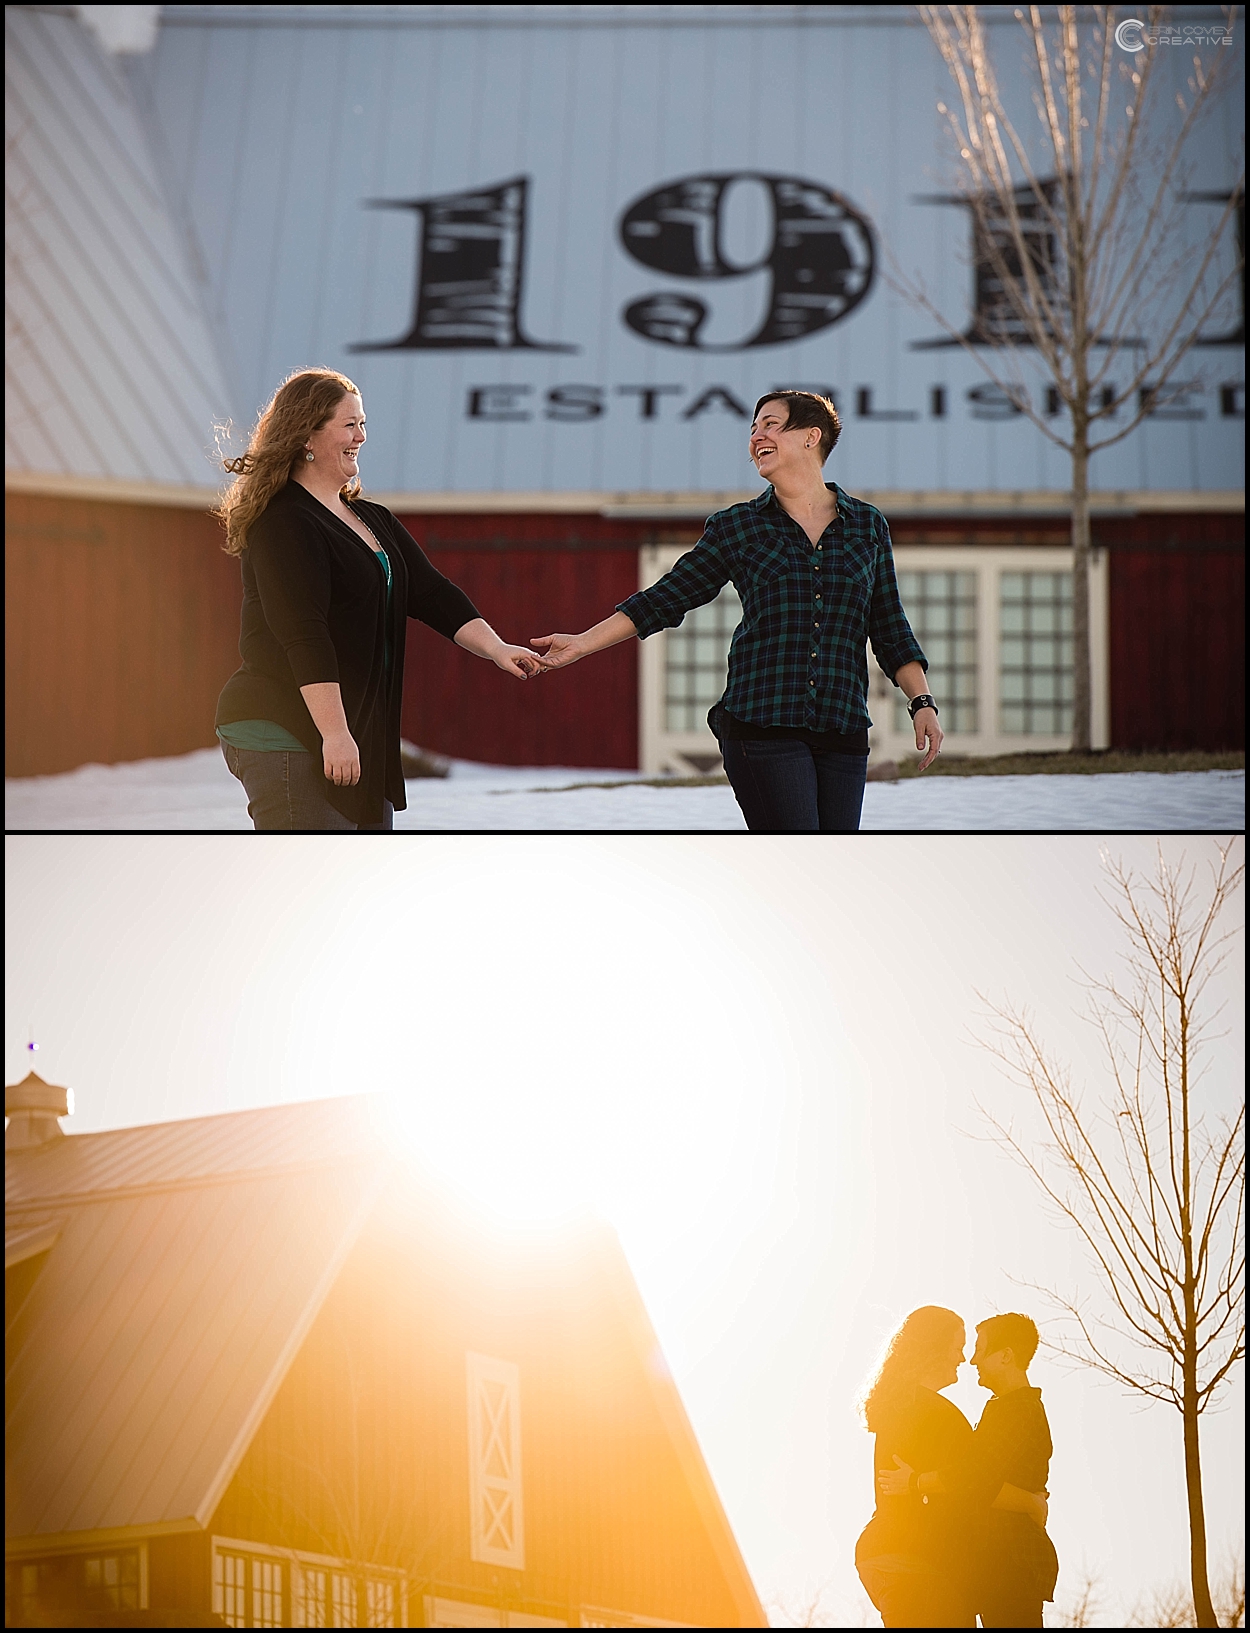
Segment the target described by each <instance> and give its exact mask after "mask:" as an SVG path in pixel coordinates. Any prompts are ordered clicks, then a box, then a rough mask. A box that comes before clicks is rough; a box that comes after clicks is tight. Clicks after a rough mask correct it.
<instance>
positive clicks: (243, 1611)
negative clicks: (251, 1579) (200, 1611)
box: [213, 1549, 247, 1627]
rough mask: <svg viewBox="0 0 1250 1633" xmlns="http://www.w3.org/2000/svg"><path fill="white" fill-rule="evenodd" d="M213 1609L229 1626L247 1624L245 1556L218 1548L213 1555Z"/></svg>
mask: <svg viewBox="0 0 1250 1633" xmlns="http://www.w3.org/2000/svg"><path fill="white" fill-rule="evenodd" d="M213 1599H214V1601H215V1603H214V1605H213V1609H214V1610H215V1611H216V1612H217V1614H218V1615H219V1616H220V1617H221V1618H222V1620H223V1621H224V1622H226V1623H227V1625H228V1626H230V1627H246V1626H247V1557H246V1555H244V1554H228V1553H226V1552H225V1551H224V1549H218V1550H217V1552H216V1553H215V1554H214V1555H213Z"/></svg>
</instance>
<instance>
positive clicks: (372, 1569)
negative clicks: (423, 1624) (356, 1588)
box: [208, 1535, 408, 1627]
mask: <svg viewBox="0 0 1250 1633" xmlns="http://www.w3.org/2000/svg"><path fill="white" fill-rule="evenodd" d="M222 1549H225V1550H226V1551H227V1552H229V1553H232V1554H250V1555H252V1556H253V1557H255V1558H257V1559H271V1560H276V1561H279V1562H281V1563H282V1564H285V1565H286V1566H287V1569H288V1573H289V1576H288V1584H287V1595H288V1601H289V1604H290V1611H291V1626H292V1627H306V1626H307V1625H308V1624H307V1622H306V1621H305V1620H304V1606H305V1602H306V1595H305V1591H304V1572H305V1570H319V1571H337V1572H338V1573H339V1574H340V1575H342V1576H350V1577H352V1578H354V1579H355V1580H357V1581H364V1580H366V1579H368V1578H370V1577H373V1578H376V1579H379V1580H385V1581H389V1582H393V1583H394V1584H395V1611H396V1616H397V1625H398V1626H400V1627H405V1626H407V1625H408V1591H407V1590H408V1578H407V1577H406V1575H405V1574H404V1572H403V1571H401V1570H398V1569H397V1568H396V1567H395V1566H393V1565H374V1564H371V1563H363V1564H362V1563H360V1562H359V1561H357V1560H352V1559H339V1558H337V1557H336V1556H335V1555H333V1554H314V1553H309V1552H308V1550H307V1549H303V1548H277V1547H274V1546H273V1545H272V1544H270V1543H267V1542H249V1541H247V1540H246V1539H244V1538H242V1537H223V1536H216V1535H214V1536H212V1537H210V1539H209V1560H208V1572H209V1583H210V1587H211V1590H212V1605H213V1610H214V1612H215V1613H216V1614H217V1615H218V1616H220V1615H222V1614H223V1611H222V1600H221V1596H220V1594H219V1593H218V1586H217V1570H216V1560H217V1554H218V1552H219V1551H220V1550H222Z"/></svg>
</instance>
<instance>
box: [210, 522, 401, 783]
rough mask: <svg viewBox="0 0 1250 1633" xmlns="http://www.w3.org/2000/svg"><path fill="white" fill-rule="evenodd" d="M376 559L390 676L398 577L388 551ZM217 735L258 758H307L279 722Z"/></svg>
mask: <svg viewBox="0 0 1250 1633" xmlns="http://www.w3.org/2000/svg"><path fill="white" fill-rule="evenodd" d="M373 554H374V557H375V558H376V559H377V561H379V562H380V563H381V566H382V571H383V573H384V574H385V575H386V612H387V618H386V642H385V645H384V646H383V648H382V662H383V664H384V665H385V668H386V673H387V674H388V675H389V674H390V672H391V619H390V611H391V584H392V582H393V578H394V575H393V574H392V572H391V564H390V561H389V560H388V559H387V555H386V551H385V550H375V551H374V552H373ZM217 735H218V737H220V738H221V740H222V742H223V743H229V744H230V746H231V748H245V749H251V751H252V752H253V753H254V754H256V753H259V754H307V753H308V750H307V749H306V748H305V746H304V744H303V743H301V742H300V740H299V738H298V737H296V736H294V735H293V734H292V733H291V732H289V731H288V730H287V729H286V727H285V726H280V725H279V724H278V722H277V721H276V720H232V721H231V722H230V724H229V725H228V726H218V728H217Z"/></svg>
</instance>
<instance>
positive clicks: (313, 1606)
mask: <svg viewBox="0 0 1250 1633" xmlns="http://www.w3.org/2000/svg"><path fill="white" fill-rule="evenodd" d="M303 1577H304V1626H305V1627H329V1625H330V1603H329V1600H330V1574H329V1572H328V1571H319V1570H314V1569H313V1568H312V1567H311V1566H308V1565H305V1567H304V1569H303Z"/></svg>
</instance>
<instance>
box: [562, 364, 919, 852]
mask: <svg viewBox="0 0 1250 1633" xmlns="http://www.w3.org/2000/svg"><path fill="white" fill-rule="evenodd" d="M841 429H842V428H841V424H840V422H839V420H838V415H837V410H836V409H835V408H834V406H833V404H832V403H831V402H830V401H829V400H828V399H827V398H825V397H821V396H818V395H817V394H816V393H815V392H811V391H772V392H769V393H768V395H767V396H765V397H761V398H760V400H759V402H758V403H757V404H756V405H755V416H754V419H753V421H752V424H751V437H750V452H751V460H752V462H753V463H754V465H755V468H756V469H757V470H758V471H759V473H760V475H761V476H762V477H764V478H765V480H766V481H767V482H768V484H769V486H768V487H767V489H766V490H765V491H764V492H763V493H762V494H761V495H760V496H759V498H758V499H753V500H751V501H749V502H748V503H746V504H742V505H732V506H730V508H729V509H728V510H721V511H717V512H716V514H715V515H713V516H709V517H708V520H707V526H706V528H705V529H704V533H703V537H702V538H701V539H700V540H699V542H698V544H696V545H695V547H694V548H693V549H692V550H690V551H688V552H687V553H686V554H685V555H684V556H682V558H681V560H680V561H678V562H677V563H676V565H675V566H674V567H673V568H672V569H671V571H669V572H667V573H666V574H665V575H664V577H663V578H661V579H660V580H659V582H658V583H656V584H653V585H652V586H651V587H650V588H649V589H646V590H640V591H638V593H637V594H636V595H631V596H629V597H628V598H627V599H626V600H624V601H622V602H620V603H619V605H618V606H617V609H616V611H615V612H614V613H613V614H612V615H611V617H609V618H605V619H604V620H603V622H602V623H600V624H596V625H595V626H594V628H593V629H589V630H586V631H585V632H584V633H583V634H581V635H543V636H539V637H537V638H536V639H534V640H533V641H532V642H531V645H532V646H534V647H535V648H536V650H537V651H539V652H541V653H542V654H543V662H544V665H545V667H547V668H549V669H557V668H561V667H563V666H564V665H566V664H570V663H576V662H577V660H578V659H579V658H584V657H586V656H588V654H590V653H592V652H599V651H601V650H602V649H603V648H604V647H608V646H613V645H615V644H616V642H617V641H624V640H627V639H628V638H629V637H630V636H631V635H638V636H641V637H642V638H644V639H645V638H646V637H647V636H648V635H654V634H655V633H656V632H657V631H658V630H661V629H671V628H673V627H675V626H676V625H677V624H680V623H681V621H682V619H683V618H684V617H685V615H686V614H687V613H688V612H689V611H691V609H692V608H694V607H700V606H703V605H704V604H705V603H706V602H708V601H712V600H714V599H715V597H716V596H717V595H719V593H720V591H721V590H722V589H723V588H724V586H725V584H727V583H732V584H733V586H734V588H735V589H736V590H737V592H738V594H739V596H740V597H741V600H742V622H741V623H740V624H739V626H738V628H737V629H736V630H735V631H734V634H733V639H732V641H731V642H730V647H729V676H728V683H727V685H726V687H725V693H724V696H723V697H722V698H721V699H720V701H719V702H718V703H717V704H715V705H714V706H713V708H712V711H711V713H710V714H709V715H708V724H709V725H710V726H711V728H712V730H713V732H714V733H715V735H716V737H717V739H718V741H719V742H720V746H721V753H722V755H723V757H724V761H725V770H726V772H727V773H728V775H729V781H730V783H731V784H732V785H733V791H734V795H735V797H736V798H737V801H738V804H739V806H740V807H741V808H742V814H743V816H744V817H745V818H746V824H747V827H748V828H749V829H751V830H752V831H753V832H771V833H778V832H781V833H787V832H788V833H800V832H813V833H815V832H818V831H819V832H823V833H853V832H855V831H856V830H857V829H858V827H859V820H860V812H861V809H862V807H863V800H864V779H865V777H866V775H867V771H868V728H869V726H870V725H871V724H872V722H871V720H870V719H869V716H868V668H867V664H866V662H865V658H864V649H865V645H866V643H868V642H869V641H871V643H872V649H873V652H874V654H875V655H876V659H877V662H878V663H879V664H880V665H881V668H882V669H883V670H884V671H885V673H886V674H887V675H888V676H889V677H890V679H891V680H892V681H893V682H894V684H895V685H896V686H898V687H900V688H901V689H902V691H903V693H904V695H905V696H906V697H907V698H908V699H909V704H908V708H909V710H910V713H911V716H912V720H913V722H914V723H915V730H916V747H917V748H918V749H920V750H921V751H922V752H923V755H924V757H923V759H922V760H921V762H920V767H919V769H920V770H921V771H923V770H925V769H926V768H927V767H928V766H930V765H931V764H932V763H933V761H934V759H935V758H936V757H937V755H938V754H939V753H940V752H941V747H942V728H941V727H940V726H939V724H938V712H937V704H936V702H935V701H934V699H933V698H932V697H931V696H930V695H929V693H928V692H927V691H926V689H925V670H926V668H927V667H928V665H927V662H926V659H925V655H924V653H923V652H922V651H921V650H920V646H919V644H918V642H917V640H916V637H915V636H914V635H913V634H912V631H911V626H910V625H909V624H908V622H907V618H906V615H905V614H904V612H903V608H902V604H901V602H900V601H899V594H898V581H897V579H896V577H895V573H894V557H893V554H892V551H891V547H890V530H889V527H888V526H887V525H886V520H885V517H884V516H883V515H882V514H881V512H880V511H879V510H877V509H876V508H875V507H874V506H872V505H869V504H865V502H864V501H863V500H862V499H854V498H852V497H851V495H850V494H848V493H845V492H843V490H842V489H841V488H839V487H838V486H837V484H836V483H833V482H831V483H828V484H826V483H825V480H824V477H823V474H822V470H821V467H822V466H823V465H824V463H825V460H826V459H828V457H829V454H830V453H831V451H832V449H833V447H834V444H835V443H836V442H837V440H838V437H839V435H840V433H841Z"/></svg>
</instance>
